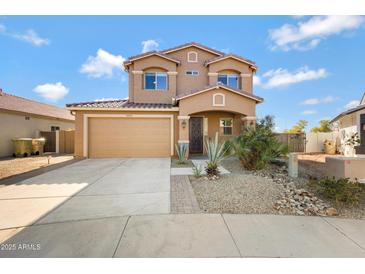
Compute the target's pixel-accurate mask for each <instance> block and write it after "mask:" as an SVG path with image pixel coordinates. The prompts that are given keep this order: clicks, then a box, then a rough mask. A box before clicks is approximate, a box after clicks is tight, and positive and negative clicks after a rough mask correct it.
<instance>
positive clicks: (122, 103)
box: [66, 99, 173, 110]
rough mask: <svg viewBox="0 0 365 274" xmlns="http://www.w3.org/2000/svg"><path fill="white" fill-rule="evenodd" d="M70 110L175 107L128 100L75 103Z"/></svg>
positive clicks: (69, 106)
mask: <svg viewBox="0 0 365 274" xmlns="http://www.w3.org/2000/svg"><path fill="white" fill-rule="evenodd" d="M66 106H67V107H68V108H85V109H87V108H113V109H115V108H120V109H121V110H122V109H130V108H139V109H156V108H158V109H161V108H163V109H170V108H172V107H173V105H172V104H159V103H133V102H129V101H128V100H125V99H124V100H111V101H96V102H85V103H73V104H67V105H66Z"/></svg>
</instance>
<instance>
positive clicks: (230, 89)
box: [176, 84, 264, 103]
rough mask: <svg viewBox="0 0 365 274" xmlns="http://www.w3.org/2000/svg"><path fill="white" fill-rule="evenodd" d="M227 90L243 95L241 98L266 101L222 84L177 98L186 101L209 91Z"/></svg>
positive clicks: (259, 101)
mask: <svg viewBox="0 0 365 274" xmlns="http://www.w3.org/2000/svg"><path fill="white" fill-rule="evenodd" d="M220 88H222V89H225V90H228V91H231V92H233V93H235V94H238V95H241V96H244V97H246V98H249V99H252V100H254V101H256V102H258V103H261V102H263V101H264V99H263V98H261V97H259V96H256V95H253V94H251V93H249V92H246V91H242V90H239V89H234V88H231V87H227V86H225V85H221V84H218V85H214V86H208V87H206V88H205V89H200V90H195V91H191V92H189V93H185V94H181V95H180V96H178V97H176V100H178V101H179V100H181V99H185V98H188V97H191V96H195V95H198V94H201V93H203V92H207V91H210V90H213V89H220Z"/></svg>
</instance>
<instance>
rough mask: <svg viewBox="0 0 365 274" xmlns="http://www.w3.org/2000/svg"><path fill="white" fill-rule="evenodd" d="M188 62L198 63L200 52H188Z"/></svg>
mask: <svg viewBox="0 0 365 274" xmlns="http://www.w3.org/2000/svg"><path fill="white" fill-rule="evenodd" d="M188 62H189V63H196V62H198V53H197V52H195V51H189V52H188Z"/></svg>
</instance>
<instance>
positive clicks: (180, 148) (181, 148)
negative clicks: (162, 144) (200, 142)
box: [175, 143, 188, 164]
mask: <svg viewBox="0 0 365 274" xmlns="http://www.w3.org/2000/svg"><path fill="white" fill-rule="evenodd" d="M175 149H176V153H177V157H178V159H179V161H178V163H179V164H183V163H185V154H186V151H187V149H188V144H186V143H179V144H178V145H175Z"/></svg>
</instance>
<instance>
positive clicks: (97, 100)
mask: <svg viewBox="0 0 365 274" xmlns="http://www.w3.org/2000/svg"><path fill="white" fill-rule="evenodd" d="M115 100H119V99H118V98H113V97H107V98H98V99H95V100H94V102H105V101H115Z"/></svg>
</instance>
